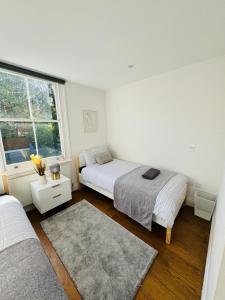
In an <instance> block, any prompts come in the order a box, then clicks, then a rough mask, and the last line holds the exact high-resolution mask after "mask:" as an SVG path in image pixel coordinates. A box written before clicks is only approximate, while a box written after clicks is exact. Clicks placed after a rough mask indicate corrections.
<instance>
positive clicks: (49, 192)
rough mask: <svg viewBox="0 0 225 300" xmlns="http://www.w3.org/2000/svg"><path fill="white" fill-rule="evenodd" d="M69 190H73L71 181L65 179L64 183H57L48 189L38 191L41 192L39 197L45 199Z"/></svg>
mask: <svg viewBox="0 0 225 300" xmlns="http://www.w3.org/2000/svg"><path fill="white" fill-rule="evenodd" d="M68 190H69V191H71V183H70V181H69V180H68V181H64V182H62V183H56V184H54V185H52V186H50V187H48V188H46V189H43V190H40V191H39V193H38V194H39V195H38V197H39V198H40V201H41V198H43V199H45V198H52V197H53V196H55V195H58V194H64V193H66V192H67V191H68Z"/></svg>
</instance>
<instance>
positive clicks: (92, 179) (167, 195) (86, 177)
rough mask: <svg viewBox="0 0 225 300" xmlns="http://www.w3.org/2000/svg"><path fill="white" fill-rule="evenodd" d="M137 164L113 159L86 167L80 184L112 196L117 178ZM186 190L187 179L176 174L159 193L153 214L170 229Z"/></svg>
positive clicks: (137, 165) (82, 172)
mask: <svg viewBox="0 0 225 300" xmlns="http://www.w3.org/2000/svg"><path fill="white" fill-rule="evenodd" d="M139 166H140V165H139V164H136V163H133V162H129V161H125V160H119V159H114V160H113V161H112V162H109V163H107V164H103V165H98V164H93V165H89V166H86V167H85V168H83V169H82V171H81V179H82V182H88V183H91V184H92V185H94V186H96V187H99V188H101V189H103V190H105V191H107V192H109V193H111V194H113V190H114V184H115V181H116V179H117V178H119V177H120V176H122V175H124V174H126V173H128V172H130V171H132V170H134V169H135V168H137V167H139ZM186 190H187V177H186V176H185V175H183V174H177V175H175V176H174V177H172V178H171V179H170V180H169V181H168V183H167V184H166V185H165V186H164V187H163V189H162V190H161V191H160V192H159V194H158V196H157V198H156V203H155V207H154V210H153V214H154V215H155V217H157V218H160V219H162V220H163V221H164V223H165V224H166V225H167V226H170V227H172V226H173V223H174V220H175V218H176V216H177V213H178V211H179V210H180V208H181V206H182V203H183V201H184V198H185V195H186Z"/></svg>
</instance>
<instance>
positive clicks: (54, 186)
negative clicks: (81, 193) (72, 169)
mask: <svg viewBox="0 0 225 300" xmlns="http://www.w3.org/2000/svg"><path fill="white" fill-rule="evenodd" d="M57 186H60V183H59V184H56V185H53V186H52V188H53V189H54V188H56V187H57Z"/></svg>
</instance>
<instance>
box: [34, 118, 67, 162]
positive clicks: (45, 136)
mask: <svg viewBox="0 0 225 300" xmlns="http://www.w3.org/2000/svg"><path fill="white" fill-rule="evenodd" d="M35 126H36V135H37V144H38V153H39V154H40V155H41V156H42V157H50V156H59V155H61V154H62V151H61V145H60V137H59V127H58V123H35Z"/></svg>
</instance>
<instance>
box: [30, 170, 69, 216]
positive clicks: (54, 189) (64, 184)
mask: <svg viewBox="0 0 225 300" xmlns="http://www.w3.org/2000/svg"><path fill="white" fill-rule="evenodd" d="M30 185H31V193H32V198H33V204H34V206H35V207H36V208H37V209H38V210H39V212H40V213H41V214H44V213H45V212H47V211H49V210H50V209H53V208H54V207H56V206H59V205H61V204H63V203H65V202H67V201H69V200H71V199H72V194H71V181H70V179H69V178H67V177H65V176H63V175H61V177H60V179H58V180H52V179H51V178H50V177H48V182H47V184H43V185H41V184H40V183H39V181H34V182H31V184H30Z"/></svg>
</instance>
